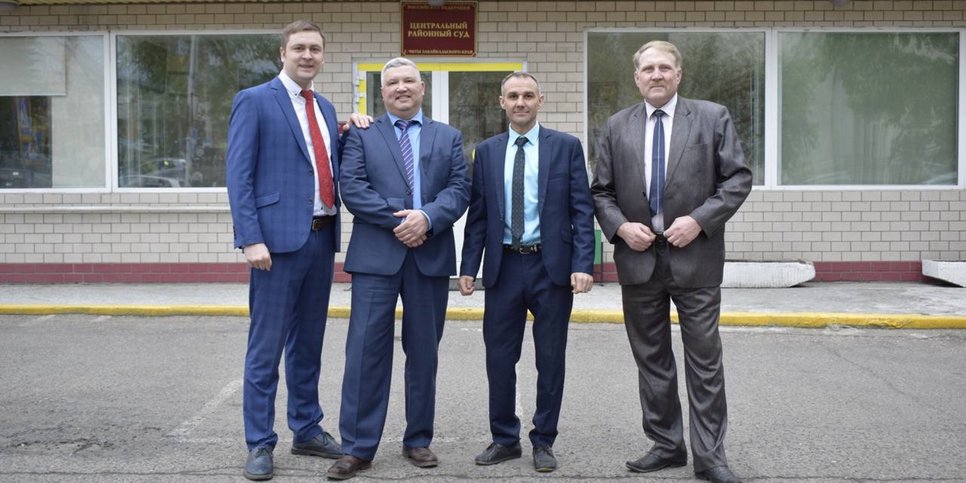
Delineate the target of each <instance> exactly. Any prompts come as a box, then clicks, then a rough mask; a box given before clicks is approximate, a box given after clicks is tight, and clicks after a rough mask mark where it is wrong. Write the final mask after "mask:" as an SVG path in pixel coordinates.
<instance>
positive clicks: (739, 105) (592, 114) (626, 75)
mask: <svg viewBox="0 0 966 483" xmlns="http://www.w3.org/2000/svg"><path fill="white" fill-rule="evenodd" d="M651 40H666V41H668V42H671V43H673V44H674V45H676V46H677V47H678V49H679V50H680V51H681V56H682V57H683V61H682V66H681V67H682V70H683V77H682V79H681V85H680V86H679V87H678V94H679V95H681V96H683V97H688V98H692V99H705V100H709V101H714V102H717V103H719V104H723V105H725V106H727V107H728V111H730V113H731V118H732V120H733V121H734V124H735V129H736V130H737V132H738V137H739V138H740V139H741V144H742V147H743V148H744V151H745V158H746V161H747V163H748V167H749V168H751V170H752V172H753V173H754V182H755V184H762V183H763V181H764V179H765V162H764V161H765V127H764V126H765V35H764V33H762V32H669V33H661V32H590V33H588V34H587V52H590V53H592V55H588V56H587V121H588V137H589V139H588V141H589V146H588V148H589V152H590V165H591V168H593V167H594V166H596V164H597V142H598V139H599V135H600V131H601V129H602V128H603V127H604V124H605V123H606V122H607V119H608V118H609V117H610V116H611V115H613V114H615V113H616V112H617V111H620V110H621V109H624V108H626V107H630V106H632V105H634V104H636V103H638V102H643V99H642V97H641V93H640V91H639V90H638V88H637V86H636V85H635V84H634V63H633V57H634V53H635V52H637V49H639V48H640V47H641V46H642V45H644V44H645V43H647V42H649V41H651Z"/></svg>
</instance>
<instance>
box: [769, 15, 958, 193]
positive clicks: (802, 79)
mask: <svg viewBox="0 0 966 483" xmlns="http://www.w3.org/2000/svg"><path fill="white" fill-rule="evenodd" d="M779 39H780V42H781V59H780V68H781V84H780V89H781V90H780V95H781V136H780V138H781V161H780V166H779V169H780V178H781V182H782V184H792V185H839V184H848V185H882V184H886V185H888V184H895V185H907V184H908V185H913V184H938V185H955V184H956V182H957V179H956V177H957V171H956V165H957V140H956V130H957V119H956V118H957V110H958V109H959V106H958V103H957V101H956V99H957V92H958V88H959V87H958V83H959V76H958V71H959V61H958V58H959V34H958V33H939V32H934V33H912V32H909V33H868V32H863V33H844V32H807V33H803V32H786V33H782V34H781V35H780V37H779Z"/></svg>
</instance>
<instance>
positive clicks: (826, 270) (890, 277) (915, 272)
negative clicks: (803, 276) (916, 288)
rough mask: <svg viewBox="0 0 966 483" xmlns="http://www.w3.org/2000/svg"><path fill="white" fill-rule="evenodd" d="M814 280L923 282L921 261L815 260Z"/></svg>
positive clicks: (924, 279)
mask: <svg viewBox="0 0 966 483" xmlns="http://www.w3.org/2000/svg"><path fill="white" fill-rule="evenodd" d="M815 281H816V282H923V281H926V278H925V277H923V275H922V262H920V261H918V260H917V261H914V262H815Z"/></svg>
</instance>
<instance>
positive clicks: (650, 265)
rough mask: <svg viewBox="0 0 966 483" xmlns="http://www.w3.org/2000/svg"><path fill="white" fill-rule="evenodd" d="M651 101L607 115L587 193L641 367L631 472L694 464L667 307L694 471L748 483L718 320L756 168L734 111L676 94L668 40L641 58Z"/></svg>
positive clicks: (677, 66)
mask: <svg viewBox="0 0 966 483" xmlns="http://www.w3.org/2000/svg"><path fill="white" fill-rule="evenodd" d="M634 80H635V82H636V84H637V86H638V88H639V89H640V91H641V95H642V96H643V97H644V102H642V103H640V104H636V105H634V106H631V107H629V108H627V109H624V110H622V111H620V112H618V113H617V114H614V115H613V116H611V118H610V119H608V121H607V125H606V127H605V128H604V130H603V133H602V134H601V138H600V150H599V152H600V155H599V158H598V161H597V169H596V172H595V175H594V180H593V183H592V186H591V190H592V191H593V194H594V207H595V211H596V214H597V220H598V222H599V223H600V227H601V230H602V231H603V233H604V235H605V236H606V237H607V239H608V240H610V242H611V243H613V244H614V262H615V263H616V265H617V275H618V278H619V280H620V283H621V292H622V298H623V305H624V319H625V327H626V329H627V336H628V338H629V340H630V343H631V350H632V352H633V354H634V359H635V361H636V362H637V368H638V374H639V387H640V398H641V406H642V408H643V411H644V433H645V434H646V435H647V437H648V438H650V439H651V440H652V441H654V446H652V447H651V449H650V451H648V453H647V454H646V455H645V456H644V457H642V458H640V459H638V460H636V461H628V462H627V467H628V468H629V469H630V470H632V471H635V472H642V473H643V472H650V471H656V470H660V469H662V468H666V467H672V466H684V465H685V464H687V449H686V448H685V445H684V435H683V430H682V428H683V423H682V416H681V403H680V400H679V399H678V386H677V372H676V365H675V362H674V354H673V353H672V351H671V326H670V324H671V320H670V302H671V301H673V302H674V305H675V306H676V308H677V312H678V317H679V320H680V327H681V338H682V340H683V342H684V352H685V363H684V368H685V376H686V380H687V388H688V402H689V404H690V411H689V414H690V440H691V451H692V454H693V457H694V470H695V474H696V476H697V477H698V478H700V479H705V480H711V481H714V482H729V483H731V482H736V481H740V480H738V478H737V477H735V475H734V474H733V473H732V472H731V470H730V469H729V468H728V461H727V459H726V458H725V450H724V437H725V431H726V429H727V426H728V423H727V421H728V416H727V405H726V402H725V385H724V367H723V366H722V361H721V359H722V355H721V338H720V337H719V335H718V318H719V315H720V312H721V278H722V272H723V271H724V256H725V250H724V231H725V222H726V221H728V219H729V218H731V216H732V215H734V214H735V212H736V211H738V208H739V207H740V206H741V203H742V202H743V201H744V200H745V198H746V197H747V196H748V193H749V192H750V191H751V171H750V170H749V169H748V167H747V166H746V165H745V158H744V154H743V152H742V149H741V144H740V142H739V140H738V137H737V135H736V134H735V129H734V126H733V125H732V122H731V117H730V115H729V113H728V110H727V109H726V108H725V107H724V106H721V105H718V104H714V103H711V102H707V101H697V100H692V99H685V98H683V97H680V96H678V95H677V88H678V84H679V83H680V81H681V54H680V52H679V51H678V49H677V48H676V47H675V46H674V45H673V44H670V43H668V42H663V41H654V42H649V43H647V44H644V45H643V46H642V47H641V48H640V49H639V50H638V51H637V53H636V54H635V55H634Z"/></svg>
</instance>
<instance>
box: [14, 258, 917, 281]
mask: <svg viewBox="0 0 966 483" xmlns="http://www.w3.org/2000/svg"><path fill="white" fill-rule="evenodd" d="M248 271H249V270H248V267H247V266H246V265H245V264H243V263H0V283H205V282H210V283H247V282H248ZM594 280H595V281H597V282H616V281H617V267H616V266H615V265H614V263H613V262H608V263H602V264H598V265H595V266H594ZM925 280H926V278H925V277H923V275H922V263H921V262H919V261H913V262H815V280H814V281H816V282H843V281H854V282H923V281H925ZM335 281H336V282H340V283H345V282H349V281H351V277H350V275H349V274H348V273H345V272H344V271H342V263H336V264H335Z"/></svg>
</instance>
